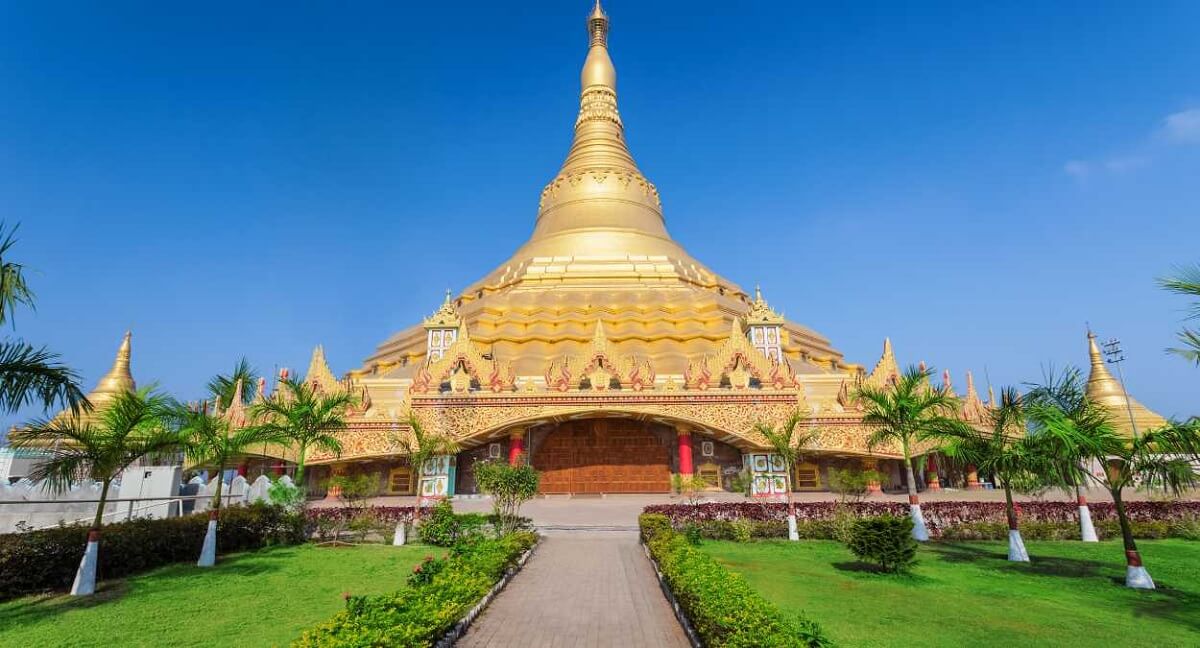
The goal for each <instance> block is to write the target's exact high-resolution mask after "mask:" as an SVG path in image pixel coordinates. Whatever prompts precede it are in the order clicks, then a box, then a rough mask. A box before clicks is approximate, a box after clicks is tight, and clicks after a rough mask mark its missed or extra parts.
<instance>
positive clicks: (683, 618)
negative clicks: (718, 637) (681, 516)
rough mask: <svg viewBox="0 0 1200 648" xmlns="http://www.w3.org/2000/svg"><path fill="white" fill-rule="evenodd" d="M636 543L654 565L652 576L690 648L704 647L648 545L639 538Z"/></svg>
mask: <svg viewBox="0 0 1200 648" xmlns="http://www.w3.org/2000/svg"><path fill="white" fill-rule="evenodd" d="M638 543H639V544H641V545H642V551H644V552H646V560H649V561H650V566H651V567H654V576H655V577H656V578H658V586H659V587H660V588H662V592H663V596H666V597H667V602H668V603H670V604H671V609H672V610H674V611H675V619H676V620H678V621H679V625H680V626H683V634H685V635H687V638H688V643H690V644H692V648H704V644H702V643H700V636H699V635H697V634H696V629H695V628H694V627H692V622H691V620H690V619H688V617H687V613H686V612H684V611H683V608H682V607H681V606H680V605H679V601H678V600H676V599H675V593H674V592H672V591H671V587H670V586H669V585H667V579H665V578H663V573H662V570H661V569H659V568H658V561H656V560H654V556H651V555H650V547H649V546H648V545H647V544H646V543H645V541H643V540H641V539H639V540H638Z"/></svg>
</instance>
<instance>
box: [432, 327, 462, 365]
mask: <svg viewBox="0 0 1200 648" xmlns="http://www.w3.org/2000/svg"><path fill="white" fill-rule="evenodd" d="M456 339H458V331H457V330H456V329H430V331H429V343H428V347H429V349H428V351H429V361H430V362H437V361H438V360H441V359H442V356H444V355H446V351H447V350H449V349H450V347H451V346H453V345H454V340H456Z"/></svg>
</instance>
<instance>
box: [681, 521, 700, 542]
mask: <svg viewBox="0 0 1200 648" xmlns="http://www.w3.org/2000/svg"><path fill="white" fill-rule="evenodd" d="M683 537H685V538H687V541H688V544H690V545H692V546H693V547H696V546H699V545H700V540H701V539H702V538H703V536H702V535H701V534H700V525H699V524H695V523H691V524H687V525H685V526H684V527H683Z"/></svg>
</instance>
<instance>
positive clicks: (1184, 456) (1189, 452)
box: [1048, 417, 1200, 589]
mask: <svg viewBox="0 0 1200 648" xmlns="http://www.w3.org/2000/svg"><path fill="white" fill-rule="evenodd" d="M1069 424H1071V422H1070V419H1068V418H1066V417H1060V418H1059V419H1057V420H1051V421H1049V422H1048V425H1069ZM1087 432H1088V434H1089V438H1088V441H1089V444H1088V445H1087V446H1086V447H1085V449H1084V453H1085V454H1084V457H1085V458H1087V459H1090V460H1092V461H1096V462H1099V463H1100V465H1102V466H1103V467H1104V470H1102V471H1100V473H1101V474H1100V475H1096V474H1095V473H1093V472H1088V473H1087V474H1088V476H1089V477H1090V478H1091V479H1093V480H1095V482H1096V483H1097V484H1099V485H1101V486H1103V487H1104V488H1105V489H1107V490H1108V493H1109V495H1110V496H1112V500H1113V506H1114V508H1116V511H1117V520H1118V521H1119V522H1120V524H1121V538H1122V540H1123V541H1124V544H1125V564H1126V567H1125V586H1126V587H1133V588H1137V589H1154V580H1153V579H1152V578H1150V574H1149V572H1147V571H1146V568H1145V566H1144V565H1143V564H1142V556H1141V554H1140V553H1139V552H1138V548H1137V542H1136V541H1135V540H1134V539H1133V529H1132V527H1131V526H1130V524H1129V515H1128V513H1127V512H1126V510H1125V497H1124V495H1125V489H1126V488H1129V487H1131V486H1137V485H1138V484H1148V485H1151V486H1153V487H1155V488H1161V489H1163V490H1166V491H1169V492H1171V493H1172V494H1174V495H1176V496H1179V495H1180V494H1181V493H1183V492H1184V491H1186V490H1187V489H1189V488H1192V487H1194V486H1196V485H1197V484H1200V473H1197V472H1196V470H1195V468H1194V467H1193V462H1195V461H1200V421H1197V420H1195V419H1193V420H1192V421H1190V422H1188V423H1168V424H1167V425H1166V426H1164V427H1161V428H1158V429H1155V430H1150V431H1149V432H1145V433H1143V434H1141V435H1140V436H1137V437H1135V438H1132V439H1131V438H1126V437H1124V436H1122V435H1120V434H1118V433H1117V432H1116V430H1115V428H1113V426H1112V425H1111V424H1110V425H1102V426H1097V427H1094V428H1092V429H1090V430H1087Z"/></svg>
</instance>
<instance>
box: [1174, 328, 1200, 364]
mask: <svg viewBox="0 0 1200 648" xmlns="http://www.w3.org/2000/svg"><path fill="white" fill-rule="evenodd" d="M1176 337H1177V338H1179V341H1180V342H1181V343H1183V346H1181V347H1168V348H1167V353H1174V354H1175V355H1177V356H1179V357H1181V358H1184V359H1185V360H1187V361H1189V362H1191V363H1192V364H1194V365H1196V366H1198V367H1200V331H1197V330H1195V329H1189V328H1185V329H1183V330H1182V331H1180V332H1179V333H1178V334H1177V335H1176Z"/></svg>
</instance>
